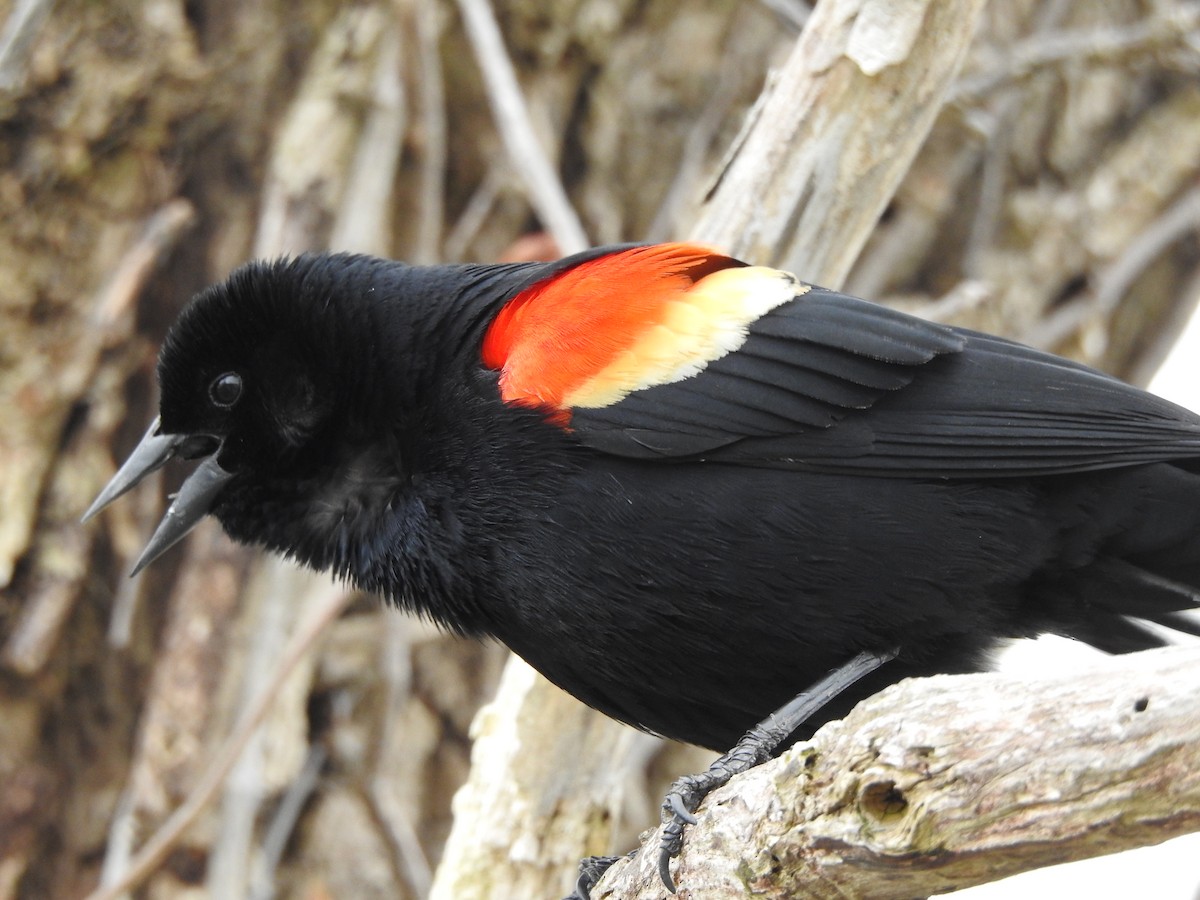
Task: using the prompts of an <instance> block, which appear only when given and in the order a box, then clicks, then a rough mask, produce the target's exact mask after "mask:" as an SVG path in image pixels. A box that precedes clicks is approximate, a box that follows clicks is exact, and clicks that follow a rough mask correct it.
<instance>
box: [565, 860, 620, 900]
mask: <svg viewBox="0 0 1200 900" xmlns="http://www.w3.org/2000/svg"><path fill="white" fill-rule="evenodd" d="M635 852H636V851H635ZM631 855H632V854H631ZM621 858H622V857H620V856H585V857H584V858H583V859H581V860H580V861H579V877H578V878H577V879H576V880H575V890H574V891H572V892H571V895H570V896H569V897H564V898H563V900H591V898H592V888H594V887H595V886H596V884H597V882H599V881H600V879H601V878H602V877H604V873H605V872H607V871H608V870H609V869H610V868H611V867H612V864H613V863H615V862H616V861H617V860H619V859H621Z"/></svg>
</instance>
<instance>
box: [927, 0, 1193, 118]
mask: <svg viewBox="0 0 1200 900" xmlns="http://www.w3.org/2000/svg"><path fill="white" fill-rule="evenodd" d="M1171 9H1172V14H1170V15H1157V16H1154V17H1152V18H1149V19H1146V20H1144V21H1141V22H1136V23H1134V24H1132V25H1125V26H1120V27H1115V28H1112V27H1110V28H1093V29H1087V30H1080V31H1060V32H1048V33H1045V34H1040V35H1037V36H1036V37H1031V38H1029V39H1028V40H1024V41H1020V42H1018V43H1016V44H1013V45H1012V46H1011V47H1009V48H1008V49H1007V50H1006V51H1005V54H1004V65H1003V66H1002V67H1001V68H998V69H993V70H991V71H986V72H981V73H979V74H977V75H971V76H969V77H966V78H963V79H961V80H960V81H959V82H958V83H957V84H955V85H954V87H953V88H952V89H951V91H950V94H949V97H948V98H947V102H948V103H961V102H965V101H968V100H974V99H977V98H979V97H981V96H982V95H984V94H987V93H990V92H991V91H994V90H997V89H998V88H1000V87H1002V86H1004V85H1006V84H1010V83H1012V82H1014V81H1018V80H1020V79H1022V78H1027V77H1029V76H1030V75H1032V74H1033V73H1034V72H1036V71H1038V70H1039V69H1044V68H1047V67H1049V66H1054V65H1058V64H1059V63H1063V62H1068V61H1073V60H1086V61H1100V62H1115V61H1119V60H1121V59H1124V58H1126V57H1128V56H1129V55H1131V54H1136V53H1146V52H1152V51H1155V50H1158V49H1160V48H1162V47H1167V46H1171V45H1172V44H1176V43H1179V42H1181V41H1182V40H1183V39H1185V38H1187V37H1188V36H1189V34H1191V33H1193V32H1195V31H1196V29H1197V28H1200V9H1197V8H1195V7H1190V8H1189V7H1185V6H1173V7H1171Z"/></svg>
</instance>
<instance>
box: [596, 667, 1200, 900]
mask: <svg viewBox="0 0 1200 900" xmlns="http://www.w3.org/2000/svg"><path fill="white" fill-rule="evenodd" d="M1197 829H1200V654H1198V653H1197V652H1196V650H1195V649H1192V648H1188V649H1182V648H1177V649H1170V650H1153V651H1147V652H1145V653H1137V654H1132V655H1130V656H1125V657H1119V658H1117V659H1113V660H1106V661H1105V662H1104V663H1103V664H1100V665H1095V666H1093V667H1091V668H1090V669H1089V668H1087V667H1084V668H1081V669H1080V670H1079V671H1075V672H1071V673H1070V674H1067V675H1061V676H1057V677H1053V678H1044V679H1041V680H1039V681H1037V682H1036V683H1032V684H1031V683H1030V682H1029V681H1028V680H1027V679H1024V678H1020V677H1016V676H1012V675H999V674H988V675H956V676H951V675H942V676H938V677H935V678H930V679H921V680H909V681H904V682H901V683H900V684H899V685H895V686H893V687H890V688H888V689H886V690H884V691H882V692H880V693H879V694H877V695H876V696H874V697H872V698H870V699H869V700H866V701H864V702H863V703H861V704H859V706H858V707H857V708H856V709H855V710H854V711H853V712H852V713H851V714H850V715H849V716H847V717H846V718H845V719H844V720H842V721H839V722H832V723H830V724H829V725H827V726H825V727H824V728H822V729H821V730H820V731H818V732H817V733H816V735H814V736H813V739H812V740H811V741H808V742H805V743H803V744H798V745H796V746H795V747H793V748H792V749H791V750H789V751H787V752H786V753H784V754H783V755H782V756H781V757H780V758H778V759H775V760H772V761H771V762H769V763H766V764H764V765H762V766H759V767H757V768H756V769H753V770H751V771H750V772H747V773H746V774H745V775H743V776H740V777H739V778H737V779H735V781H734V782H733V783H731V784H729V785H728V786H727V787H725V788H723V789H721V790H719V791H716V792H714V793H713V794H712V795H711V796H710V798H709V799H708V801H707V803H706V804H705V806H704V808H703V811H702V814H701V816H700V821H699V822H698V823H697V824H696V825H695V826H694V827H693V828H692V830H691V831H690V832H689V833H688V840H687V843H686V845H685V850H684V853H683V855H682V858H681V860H680V866H679V870H678V876H679V880H680V882H681V883H682V884H683V885H684V886H685V887H686V890H685V891H682V892H681V894H680V896H681V897H682V896H687V897H706V898H712V900H718V898H719V900H733V898H743V897H745V898H750V897H766V898H779V900H783V898H787V897H796V896H804V897H812V898H817V900H820V898H841V897H871V898H874V900H908V898H912V897H928V896H930V895H932V894H940V893H945V892H946V891H951V890H956V889H959V888H965V887H970V886H972V885H977V884H983V883H986V882H989V881H995V880H997V879H998V878H1003V877H1005V876H1007V875H1014V874H1016V873H1018V872H1024V871H1027V870H1029V869H1034V868H1037V867H1039V866H1044V865H1049V864H1052V863H1063V862H1069V861H1072V860H1077V859H1086V858H1088V857H1091V856H1097V855H1100V854H1104V853H1113V852H1116V851H1118V850H1125V849H1131V848H1134V847H1141V846H1144V845H1147V844H1156V843H1159V842H1160V841H1164V840H1166V839H1167V838H1170V837H1175V836H1177V835H1182V834H1189V833H1191V832H1193V831H1196V830H1197ZM655 837H657V835H655ZM653 845H654V842H653V841H652V842H651V843H650V846H653ZM593 896H594V897H596V898H597V900H599V898H605V897H607V898H613V900H615V898H625V900H639V898H645V900H649V898H655V900H658V898H662V897H663V896H664V890H663V887H662V884H661V882H660V881H659V879H658V872H657V868H656V864H655V860H654V854H653V853H642V854H639V856H638V857H637V858H636V859H632V860H622V861H620V862H619V863H618V864H617V865H616V866H614V868H613V870H612V871H611V873H610V874H609V876H607V877H606V878H605V879H604V880H603V882H602V884H601V887H600V888H599V889H598V890H597V891H596V892H594V893H593Z"/></svg>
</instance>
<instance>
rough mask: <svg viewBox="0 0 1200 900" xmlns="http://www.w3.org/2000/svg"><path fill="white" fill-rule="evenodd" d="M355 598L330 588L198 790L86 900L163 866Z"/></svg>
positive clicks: (107, 899) (106, 896) (108, 899)
mask: <svg viewBox="0 0 1200 900" xmlns="http://www.w3.org/2000/svg"><path fill="white" fill-rule="evenodd" d="M352 596H353V595H352V594H351V593H350V592H348V591H345V590H342V589H337V590H331V591H329V592H328V594H327V595H326V596H325V597H324V598H322V599H321V600H320V601H319V602H317V603H316V604H315V605H314V606H313V608H312V610H311V611H310V612H309V614H308V616H307V617H306V618H305V620H304V621H303V622H301V623H300V625H299V626H298V627H297V629H296V632H295V633H294V634H293V635H292V638H291V640H290V641H289V642H288V645H287V647H286V648H285V649H284V651H283V654H282V655H281V656H280V659H279V662H278V663H277V664H276V665H275V668H274V669H273V670H272V672H271V674H270V677H269V678H268V679H267V681H266V683H265V684H263V686H262V689H261V690H260V691H259V692H258V694H257V695H256V696H255V698H254V700H253V701H252V702H251V703H249V704H247V706H246V708H245V711H244V712H243V713H242V716H241V718H240V719H239V720H238V723H237V725H236V726H235V727H234V729H233V731H232V732H230V734H229V737H228V738H226V739H225V743H224V744H222V746H221V750H220V752H219V753H217V754H216V756H214V757H213V759H212V761H211V762H210V763H209V765H208V768H207V769H205V770H204V774H203V775H201V776H200V778H199V779H198V780H197V782H196V786H195V787H194V788H193V789H192V792H191V794H189V795H188V798H187V800H186V801H184V803H183V805H181V806H180V807H179V808H178V809H176V810H175V812H173V813H172V814H171V816H170V817H169V818H168V819H167V820H166V821H165V822H163V824H162V825H161V826H160V827H159V829H158V831H156V832H155V833H154V834H153V836H151V838H150V839H149V840H148V841H146V843H145V844H144V845H143V846H142V848H141V849H140V850H139V851H138V852H137V853H136V854H135V855H134V857H133V859H132V860H131V861H130V864H129V868H128V869H127V870H126V871H125V872H124V873H123V874H122V876H121V878H120V879H119V880H115V881H113V883H111V884H106V885H104V886H103V887H101V888H99V889H97V890H95V891H93V892H92V893H91V894H89V895H88V896H87V898H86V900H117V898H118V897H120V896H121V895H122V894H124V893H125V892H126V891H128V890H131V889H132V888H134V887H136V886H137V885H138V884H140V883H141V882H142V881H143V880H144V879H145V878H146V877H147V876H148V875H149V874H150V873H151V872H153V871H154V870H155V869H156V868H157V867H158V866H159V865H160V864H161V863H162V861H163V860H164V859H165V858H166V856H167V854H168V853H170V852H171V849H172V848H173V847H174V846H175V844H176V842H177V841H178V840H179V839H180V838H181V837H182V836H183V834H184V832H185V831H187V829H188V828H189V827H190V826H191V825H192V823H194V822H195V821H196V819H197V818H198V817H199V815H200V813H202V812H203V811H204V810H205V809H206V808H207V807H208V804H209V803H211V802H212V800H213V798H214V797H215V796H216V795H217V792H218V791H219V790H220V789H221V787H222V785H224V783H225V779H226V777H227V776H228V775H229V773H230V771H231V770H232V769H233V767H234V765H235V764H236V763H237V761H238V760H239V759H240V758H241V755H242V751H243V750H244V749H245V748H246V745H247V743H249V741H250V739H251V738H252V737H253V736H254V733H255V731H256V730H257V729H258V726H259V725H261V724H262V721H263V719H264V718H265V717H266V715H267V712H268V711H269V710H270V709H271V704H272V703H273V702H274V701H275V698H276V697H277V696H278V694H279V691H280V688H281V687H282V686H283V683H284V682H285V681H287V679H288V678H289V676H291V674H292V672H293V671H294V670H295V668H296V667H297V666H298V665H299V664H300V663H301V661H302V660H303V659H304V658H305V655H306V654H307V653H308V651H309V650H310V649H311V648H312V646H313V644H314V643H315V642H316V640H317V638H319V637H320V636H321V635H323V634H324V633H325V630H326V629H327V628H328V627H329V624H330V623H331V622H333V621H334V620H335V619H336V618H337V617H338V616H339V615H341V613H342V610H344V609H345V608H346V606H347V605H348V604H349V602H350V599H351V597H352Z"/></svg>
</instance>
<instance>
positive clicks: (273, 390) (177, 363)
mask: <svg viewBox="0 0 1200 900" xmlns="http://www.w3.org/2000/svg"><path fill="white" fill-rule="evenodd" d="M416 271H418V270H415V269H413V268H412V267H408V266H404V265H402V264H398V263H393V262H389V261H385V260H377V259H372V258H369V257H359V256H345V255H339V256H328V255H322V256H316V255H313V256H301V257H298V258H296V259H292V260H281V261H276V262H257V263H251V264H249V265H246V266H244V267H242V268H240V269H238V270H237V271H235V272H234V273H233V274H232V275H231V276H230V277H229V278H228V279H226V280H225V281H224V282H222V283H220V284H217V285H214V286H212V287H210V288H208V289H206V290H205V291H203V292H201V293H200V294H199V295H197V296H196V297H195V298H194V299H193V300H192V302H191V303H190V304H189V305H188V306H187V308H186V309H185V310H184V312H183V313H182V314H181V316H180V317H179V319H178V321H177V322H176V323H175V324H174V325H173V326H172V327H171V329H170V331H169V333H168V335H167V338H166V341H165V343H164V344H163V347H162V350H161V353H160V354H159V359H158V381H159V387H160V390H161V398H160V404H159V416H158V417H157V418H156V419H155V420H154V422H153V423H152V424H151V426H150V429H149V430H148V431H147V432H146V434H145V436H144V437H143V438H142V441H141V443H140V444H138V446H137V447H136V448H135V449H134V451H133V452H132V454H131V455H130V456H129V458H128V460H126V462H125V464H124V465H123V466H122V467H121V468H120V470H119V471H118V472H117V474H116V475H115V476H114V477H113V479H112V480H111V481H110V482H109V484H108V485H107V486H106V487H105V489H104V490H103V491H102V492H101V493H100V495H99V496H98V497H97V498H96V501H95V502H94V503H93V504H92V507H91V508H90V509H89V510H88V512H87V514H86V515H85V519H86V518H89V517H91V516H92V515H95V514H96V513H97V512H99V511H100V510H101V509H102V508H103V507H105V506H106V505H107V504H109V503H110V502H112V501H113V500H114V499H116V498H117V497H119V496H120V495H121V494H123V493H125V492H126V491H128V490H129V489H131V488H132V487H134V486H135V485H136V484H138V482H140V481H141V480H142V479H143V478H145V477H146V476H147V475H148V474H150V473H151V472H153V471H154V470H156V469H158V468H159V467H160V466H162V465H163V464H165V463H166V462H168V461H169V460H171V459H176V458H180V459H198V460H200V462H199V465H198V466H197V468H196V469H195V471H194V472H193V473H192V474H191V475H190V476H189V477H188V478H187V480H186V481H185V482H184V483H183V486H182V487H181V489H180V491H179V493H178V495H177V496H176V497H175V498H174V500H173V502H172V503H171V506H170V508H169V509H168V510H167V513H166V515H165V516H164V518H163V520H162V523H161V524H160V525H159V528H158V530H157V531H156V532H155V534H154V536H153V537H152V538H151V540H150V542H149V543H148V545H147V546H146V549H145V551H144V552H143V553H142V556H141V557H140V559H139V560H138V562H137V564H136V567H135V569H134V571H135V572H136V571H138V570H140V569H141V568H142V567H144V566H145V565H147V564H148V563H149V562H151V561H152V560H153V559H155V558H156V557H158V556H159V555H160V554H161V553H163V552H164V551H165V550H166V549H167V548H168V547H170V546H171V545H172V544H174V543H175V542H176V541H178V540H179V539H180V538H182V537H183V536H184V535H185V534H187V533H188V532H189V531H190V530H191V529H192V528H193V527H194V526H195V525H196V524H197V523H198V522H199V521H200V519H201V518H203V517H204V516H205V515H206V514H208V513H214V514H215V515H216V516H217V517H218V518H219V519H220V520H221V522H222V524H223V525H224V526H225V528H226V530H227V531H229V532H230V533H231V534H234V536H235V537H240V536H242V535H239V534H237V533H236V532H238V531H247V530H249V531H252V532H253V534H252V535H250V536H247V537H253V538H254V539H255V540H257V541H259V542H264V543H268V544H271V543H276V542H274V541H271V540H270V535H269V533H268V532H269V529H266V528H264V527H263V525H262V523H261V522H258V521H254V522H250V521H249V520H250V519H254V520H258V519H260V518H261V519H263V520H264V521H269V522H270V523H272V526H273V527H274V526H276V525H279V526H282V525H286V524H287V523H288V522H290V521H293V520H294V519H295V518H296V517H298V516H299V515H300V514H301V513H302V512H303V513H307V512H309V510H310V509H311V507H312V506H313V504H314V502H315V501H316V500H322V501H323V502H324V505H325V506H326V507H328V508H330V509H331V510H334V512H337V510H336V507H337V501H338V499H339V498H338V497H337V496H335V495H334V494H335V493H336V492H334V491H331V490H328V489H327V490H326V491H325V493H324V495H322V496H318V495H319V494H320V493H321V487H322V483H323V482H327V481H328V480H329V478H330V476H331V469H332V467H333V464H334V463H337V462H341V463H345V464H346V465H347V466H352V465H353V463H354V461H353V460H350V459H347V458H346V457H347V456H348V454H349V453H350V452H351V451H350V450H349V449H348V448H350V447H352V446H353V445H354V442H355V435H354V431H355V429H356V428H361V427H364V426H365V425H367V424H369V425H370V426H372V427H373V428H374V429H375V430H376V431H377V432H378V431H379V430H381V429H380V428H379V426H380V425H381V417H383V416H387V415H397V414H399V413H398V412H397V411H395V410H393V411H391V412H389V411H388V410H387V409H385V408H382V407H383V406H384V404H383V403H382V402H381V401H380V400H379V398H381V397H388V398H390V401H391V402H392V403H395V401H396V399H397V398H398V397H400V396H402V394H403V393H404V391H403V389H402V388H400V387H396V386H392V385H385V384H383V383H382V382H384V381H386V380H388V379H389V378H393V377H394V376H395V374H396V370H397V365H396V364H392V365H389V364H388V358H389V357H391V358H393V359H394V358H396V357H397V355H398V354H401V353H402V351H403V348H397V347H395V346H394V343H395V342H394V341H390V340H389V338H390V337H393V336H385V335H384V334H382V333H381V332H383V331H386V330H388V329H389V328H390V329H391V330H393V331H394V330H396V329H397V327H400V328H401V329H402V325H403V323H400V326H396V325H395V323H394V322H391V321H390V320H395V319H397V318H398V317H399V316H400V312H398V311H401V310H403V309H404V307H405V305H406V304H405V303H403V302H395V301H396V300H397V299H399V300H401V301H403V300H405V299H412V298H411V297H409V298H405V297H404V296H403V295H404V294H405V293H406V292H411V291H413V290H421V289H422V288H423V286H422V284H421V279H420V277H419V276H418V277H415V278H409V273H411V272H416ZM410 281H411V282H412V283H411V284H410ZM385 295H386V296H385ZM388 343H390V344H391V345H392V346H390V348H389V349H388V350H387V351H386V352H385V350H384V348H383V346H382V345H384V344H388ZM376 452H378V451H376ZM376 468H378V467H376ZM376 474H378V473H376ZM274 486H277V487H278V489H274ZM306 488H307V490H306ZM301 504H303V505H304V508H303V509H301ZM338 514H340V513H338Z"/></svg>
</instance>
